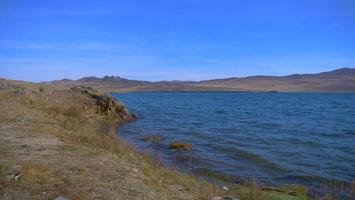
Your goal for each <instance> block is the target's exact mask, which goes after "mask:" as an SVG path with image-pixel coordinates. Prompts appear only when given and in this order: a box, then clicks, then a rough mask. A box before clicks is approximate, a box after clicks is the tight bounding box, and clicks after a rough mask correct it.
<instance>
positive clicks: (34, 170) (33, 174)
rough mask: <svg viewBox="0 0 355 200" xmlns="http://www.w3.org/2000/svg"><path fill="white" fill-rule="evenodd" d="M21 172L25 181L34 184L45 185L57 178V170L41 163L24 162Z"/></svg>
mask: <svg viewBox="0 0 355 200" xmlns="http://www.w3.org/2000/svg"><path fill="white" fill-rule="evenodd" d="M21 173H22V174H23V179H24V181H26V182H27V183H29V184H31V185H34V186H36V185H39V186H44V185H47V184H50V183H52V182H54V181H55V180H56V173H55V171H54V170H53V169H52V168H50V167H49V166H46V165H43V164H40V163H31V162H26V163H23V164H22V166H21Z"/></svg>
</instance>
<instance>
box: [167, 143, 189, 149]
mask: <svg viewBox="0 0 355 200" xmlns="http://www.w3.org/2000/svg"><path fill="white" fill-rule="evenodd" d="M170 149H176V150H190V149H192V144H189V143H183V142H173V143H171V144H170Z"/></svg>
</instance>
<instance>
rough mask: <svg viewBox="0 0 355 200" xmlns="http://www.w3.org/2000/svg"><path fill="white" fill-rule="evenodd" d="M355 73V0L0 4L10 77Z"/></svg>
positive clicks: (1, 64)
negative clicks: (350, 70)
mask: <svg viewBox="0 0 355 200" xmlns="http://www.w3.org/2000/svg"><path fill="white" fill-rule="evenodd" d="M354 66H355V1H354V0H290V1H289V0H279V1H273V0H267V1H265V0H259V1H255V0H248V1H245V0H213V1H212V0H175V1H172V0H159V1H154V0H150V1H145V0H143V1H138V0H129V1H128V0H127V1H120V0H116V1H105V0H102V1H90V0H85V1H75V0H60V1H56V0H51V1H48V0H35V1H29V0H27V1H18V0H0V77H2V78H9V79H21V80H28V81H45V80H53V79H62V78H71V79H77V78H80V77H83V76H89V75H94V76H104V75H118V76H122V77H126V78H131V79H141V80H176V79H179V80H201V79H210V78H222V77H231V76H247V75H256V74H262V75H285V74H290V73H313V72H320V71H327V70H332V69H335V68H339V67H354Z"/></svg>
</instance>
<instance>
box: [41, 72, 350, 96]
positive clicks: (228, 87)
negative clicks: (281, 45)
mask: <svg viewBox="0 0 355 200" xmlns="http://www.w3.org/2000/svg"><path fill="white" fill-rule="evenodd" d="M46 84H49V85H52V86H54V87H63V86H64V87H72V86H90V87H95V88H98V89H100V90H104V91H108V92H130V91H248V92H259V91H262V92H268V91H278V92H355V69H354V68H341V69H337V70H334V71H329V72H322V73H318V74H292V75H288V76H249V77H233V78H225V79H214V80H205V81H159V82H150V81H139V80H129V79H125V78H121V77H118V76H105V77H103V78H97V77H84V78H81V79H79V80H68V79H63V80H59V81H52V82H47V83H46Z"/></svg>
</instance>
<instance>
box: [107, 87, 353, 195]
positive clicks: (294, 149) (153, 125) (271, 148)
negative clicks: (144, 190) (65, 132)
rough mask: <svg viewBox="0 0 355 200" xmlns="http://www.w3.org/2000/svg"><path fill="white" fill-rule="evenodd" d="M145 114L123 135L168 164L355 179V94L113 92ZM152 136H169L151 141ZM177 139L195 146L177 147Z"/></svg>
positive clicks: (314, 184) (271, 180)
mask: <svg viewBox="0 0 355 200" xmlns="http://www.w3.org/2000/svg"><path fill="white" fill-rule="evenodd" d="M113 95H114V97H116V99H117V100H119V101H122V102H123V103H124V104H125V105H126V106H127V107H128V109H129V111H130V112H131V113H134V114H136V115H137V116H138V117H139V119H138V120H137V121H135V122H133V123H129V124H126V125H124V126H123V127H121V128H120V129H119V135H120V137H122V138H124V139H126V140H128V141H129V142H131V143H133V144H134V145H135V146H136V148H137V149H138V150H140V151H143V152H150V153H152V155H153V156H154V157H155V158H157V159H159V160H161V161H162V162H163V163H164V164H165V165H167V166H173V167H177V168H178V169H181V170H184V171H193V172H196V173H197V174H200V175H201V176H204V175H205V176H207V175H208V174H211V173H223V174H226V175H230V176H232V177H236V181H243V180H250V179H256V180H258V181H259V182H261V183H262V184H265V185H274V186H276V185H281V184H303V185H307V186H308V187H310V188H311V189H312V190H315V191H319V190H321V188H326V189H327V190H328V189H329V188H328V186H327V185H334V184H336V185H344V184H348V183H350V182H352V181H354V180H355V94H328V93H232V92H137V93H119V94H113ZM149 135H159V136H161V137H162V138H164V140H162V141H161V142H149V141H146V140H144V138H146V137H147V136H149ZM174 141H182V142H187V143H191V144H192V145H193V148H192V150H191V151H175V150H172V149H169V144H170V143H171V142H174Z"/></svg>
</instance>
